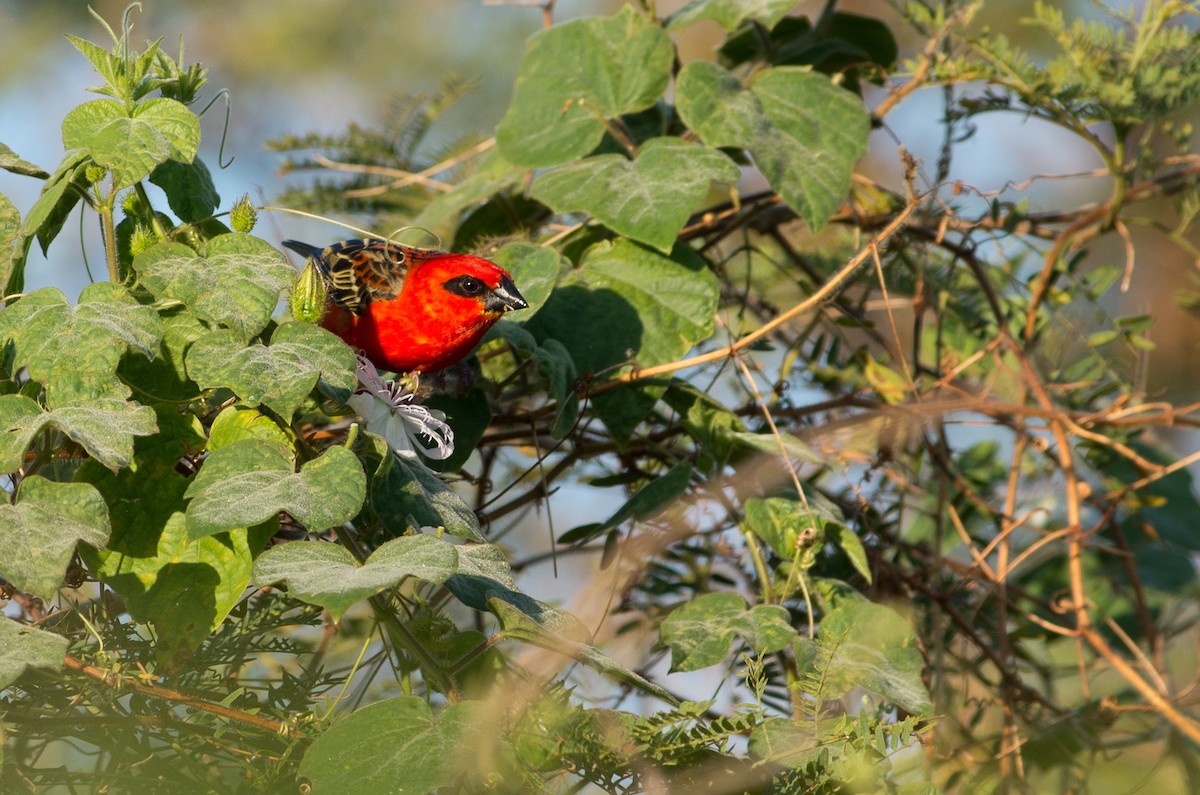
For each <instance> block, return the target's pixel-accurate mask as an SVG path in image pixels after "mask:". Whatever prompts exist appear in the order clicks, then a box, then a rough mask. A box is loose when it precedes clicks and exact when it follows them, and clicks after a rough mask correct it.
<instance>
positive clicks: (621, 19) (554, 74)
mask: <svg viewBox="0 0 1200 795" xmlns="http://www.w3.org/2000/svg"><path fill="white" fill-rule="evenodd" d="M674 55H675V50H674V47H673V46H672V44H671V39H670V37H668V36H667V33H666V31H664V30H663V29H662V28H661V27H659V26H658V25H657V24H655V23H654V22H652V21H650V20H649V19H647V18H646V17H645V16H644V15H643V14H641V13H640V12H638V11H635V10H634V9H633V8H630V7H629V6H626V7H625V8H623V9H622V10H621V11H620V12H619V13H618V14H616V15H615V16H611V17H604V18H600V17H593V18H588V19H578V20H573V21H571V22H566V23H563V24H561V25H555V26H554V27H552V28H548V29H546V30H543V31H541V32H540V33H537V34H535V35H534V36H533V37H532V38H531V39H530V40H529V44H528V46H527V47H526V48H525V55H524V57H523V59H522V60H521V70H520V72H519V73H518V74H517V84H516V89H515V91H514V94H513V101H512V105H511V106H510V107H509V109H508V113H506V114H505V116H504V119H503V120H502V121H501V122H500V126H499V127H498V128H497V130H496V141H497V144H498V145H499V147H500V152H501V154H503V155H504V157H506V158H508V159H509V160H510V161H512V162H513V163H517V164H520V165H525V166H553V165H557V164H559V163H565V162H567V161H568V160H571V159H573V158H576V157H580V156H582V155H586V154H587V153H588V152H590V151H592V150H593V149H595V148H596V145H597V144H599V143H600V140H601V138H603V137H604V130H605V126H604V124H605V120H606V119H610V118H613V117H615V116H620V115H622V114H625V113H633V112H636V111H639V110H644V109H645V108H648V107H650V106H651V105H653V104H654V101H655V100H657V99H658V98H659V97H660V96H662V94H663V91H665V90H666V88H667V82H668V80H669V79H670V76H671V62H672V59H673V58H674Z"/></svg>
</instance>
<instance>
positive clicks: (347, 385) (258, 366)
mask: <svg viewBox="0 0 1200 795" xmlns="http://www.w3.org/2000/svg"><path fill="white" fill-rule="evenodd" d="M354 368H355V362H354V352H353V351H351V350H350V348H349V347H347V346H346V344H345V343H344V342H342V341H341V340H340V339H338V338H337V337H335V336H334V335H333V334H331V333H329V332H328V331H326V330H325V329H323V328H320V327H318V326H314V325H311V324H309V323H284V324H283V325H281V326H280V327H279V328H278V329H276V331H275V333H274V335H272V337H271V344H270V345H261V344H258V343H254V344H252V345H250V346H248V347H247V346H243V344H242V339H241V336H240V335H239V334H238V333H237V332H235V331H232V330H229V329H223V330H220V331H214V332H212V333H211V334H206V335H205V336H203V337H201V338H200V339H198V340H196V342H195V343H194V344H193V345H192V347H191V348H190V349H189V350H188V353H187V370H188V375H189V376H191V378H192V379H193V380H195V382H196V383H197V384H199V385H200V386H201V387H203V388H205V389H213V388H218V387H227V388H229V389H232V390H233V391H234V392H236V393H237V394H238V396H239V397H241V398H242V400H244V401H245V402H246V403H249V404H252V405H253V404H260V403H261V404H263V405H266V406H269V407H271V408H272V409H273V410H275V411H276V412H278V413H279V415H280V416H282V417H285V418H286V417H291V416H292V412H294V411H295V410H296V408H297V407H298V406H299V405H300V403H301V402H302V401H303V400H304V398H305V397H306V396H307V395H308V393H309V392H311V391H312V389H313V387H315V386H316V385H317V381H319V380H320V379H321V378H324V379H325V380H326V382H327V383H329V384H330V385H331V386H334V387H336V388H339V389H342V390H345V391H346V392H347V394H348V393H349V392H350V390H352V389H353V388H354V385H355V383H356V382H355V375H354V372H355V370H354Z"/></svg>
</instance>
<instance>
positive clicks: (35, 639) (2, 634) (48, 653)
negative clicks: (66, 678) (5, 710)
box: [0, 616, 67, 690]
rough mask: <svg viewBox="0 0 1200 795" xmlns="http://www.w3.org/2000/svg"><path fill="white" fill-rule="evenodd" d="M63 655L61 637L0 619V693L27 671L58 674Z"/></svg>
mask: <svg viewBox="0 0 1200 795" xmlns="http://www.w3.org/2000/svg"><path fill="white" fill-rule="evenodd" d="M66 654H67V639H66V638H64V637H63V636H61V635H55V634H54V633H53V632H46V631H45V630H42V629H38V628H37V627H31V626H28V625H26V624H19V623H17V622H16V621H13V620H12V619H11V618H6V617H4V616H0V690H3V689H4V688H6V687H8V686H9V685H11V684H12V683H13V682H15V681H16V680H17V677H19V676H20V675H21V674H23V673H25V671H27V670H29V669H30V668H48V669H50V670H54V671H56V670H58V669H59V668H61V667H62V663H63V657H65V656H66Z"/></svg>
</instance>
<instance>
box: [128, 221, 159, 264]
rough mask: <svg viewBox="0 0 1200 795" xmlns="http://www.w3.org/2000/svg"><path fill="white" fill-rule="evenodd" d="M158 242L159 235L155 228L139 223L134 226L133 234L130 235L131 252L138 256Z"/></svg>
mask: <svg viewBox="0 0 1200 795" xmlns="http://www.w3.org/2000/svg"><path fill="white" fill-rule="evenodd" d="M157 242H158V235H156V234H155V233H154V230H153V229H151V228H150V227H147V226H142V225H141V224H138V225H137V226H135V227H134V228H133V234H132V235H130V236H129V253H130V254H132V255H133V256H135V257H136V256H137V255H138V254H141V253H142V252H143V251H145V250H146V249H148V248H150V247H151V246H153V245H154V244H155V243H157Z"/></svg>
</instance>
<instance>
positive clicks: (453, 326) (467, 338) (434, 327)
mask: <svg viewBox="0 0 1200 795" xmlns="http://www.w3.org/2000/svg"><path fill="white" fill-rule="evenodd" d="M283 245H284V246H286V247H287V248H290V249H292V250H293V251H295V252H297V253H299V254H302V255H304V256H305V257H311V258H312V259H313V261H314V262H315V263H316V266H317V269H318V270H319V271H320V272H321V275H322V276H324V278H325V282H326V285H327V287H328V290H329V301H328V306H327V311H326V313H325V318H324V319H323V320H322V321H321V325H322V326H324V327H325V328H327V329H329V330H330V331H332V332H333V333H334V334H337V335H338V336H339V337H341V338H342V339H344V340H345V341H346V342H347V343H349V344H350V345H352V346H354V347H356V348H359V349H361V350H362V352H363V353H364V354H365V355H366V357H367V358H368V359H370V360H371V361H372V362H373V363H374V364H375V365H376V366H377V367H380V368H382V369H385V370H393V371H395V372H410V371H412V370H419V371H421V372H432V371H435V370H441V369H442V368H445V367H449V366H450V365H452V364H456V363H457V362H459V361H462V359H464V358H465V357H466V356H467V354H469V353H470V352H471V349H472V348H474V347H475V346H476V345H477V344H479V340H480V339H482V338H483V335H484V333H485V332H486V331H487V330H488V329H489V328H491V326H492V324H493V323H495V322H496V321H497V320H499V319H500V316H501V315H503V314H504V313H505V312H508V311H511V310H514V309H525V308H526V307H528V306H529V304H528V303H526V301H525V299H524V298H522V297H521V293H519V292H518V291H517V286H516V285H515V284H513V280H512V277H511V276H510V275H509V274H508V271H506V270H504V269H503V268H501V267H500V266H499V265H497V264H495V263H494V262H489V261H488V260H486V259H483V258H481V257H472V256H469V255H467V254H447V253H445V252H441V251H433V250H430V249H419V248H410V247H408V246H401V245H398V244H396V243H390V242H388V241H386V240H380V239H369V240H345V241H342V242H340V243H334V244H333V245H330V246H326V247H325V248H323V249H321V248H317V247H316V246H310V245H308V244H307V243H301V242H299V241H296V240H285V241H283Z"/></svg>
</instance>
